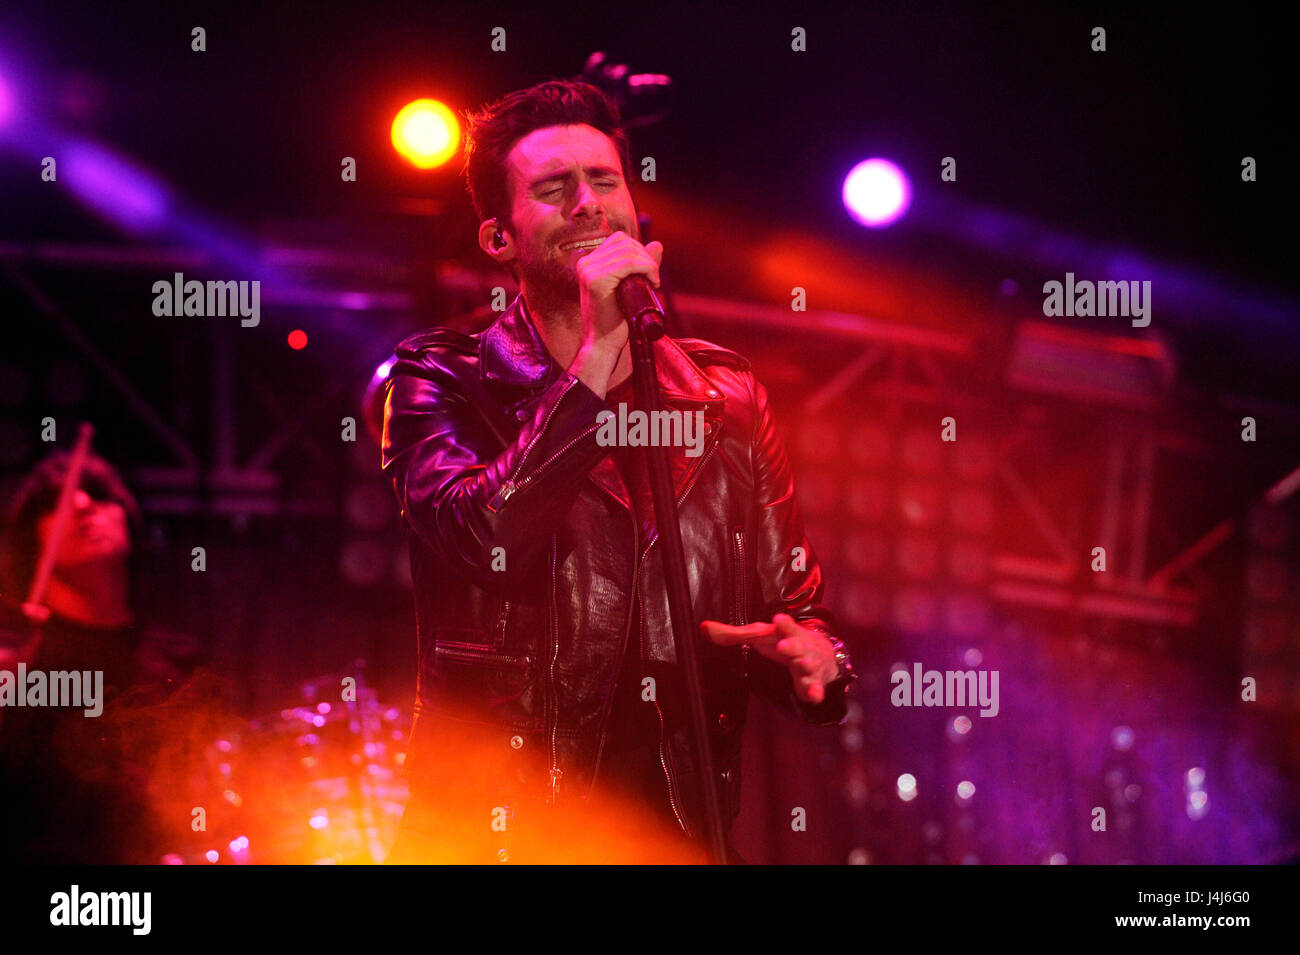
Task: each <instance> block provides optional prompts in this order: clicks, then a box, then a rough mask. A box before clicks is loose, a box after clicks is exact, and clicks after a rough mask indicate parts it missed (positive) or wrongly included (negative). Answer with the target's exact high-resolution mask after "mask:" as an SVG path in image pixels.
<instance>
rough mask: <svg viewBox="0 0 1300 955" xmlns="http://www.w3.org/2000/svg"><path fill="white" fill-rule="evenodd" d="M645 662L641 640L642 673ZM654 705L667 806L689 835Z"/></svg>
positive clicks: (659, 713)
mask: <svg viewBox="0 0 1300 955" xmlns="http://www.w3.org/2000/svg"><path fill="white" fill-rule="evenodd" d="M638 599H640V598H638ZM641 616H642V619H644V618H645V608H644V607H642V608H641ZM647 662H648V661H647V659H646V646H645V641H644V640H642V641H641V668H642V671H644V670H645V667H646V663H647ZM654 705H655V715H656V716H657V717H658V718H659V765H660V766H661V767H662V768H663V771H664V779H665V780H666V781H667V783H668V805H669V806H671V807H672V810H673V815H674V816H675V817H676V818H677V825H679V826H681V827H682V831H683V832H685V833H688V834H689V833H690V829H688V828H686V820H685V819H683V818H682V811H681V809H680V808H679V807H678V805H677V787H676V785H675V784H674V781H673V772H672V769H671V768H669V766H668V750H667V748H666V746H665V744H664V711H663V710H661V709H660V708H659V700H658V698H656V699H655V701H654Z"/></svg>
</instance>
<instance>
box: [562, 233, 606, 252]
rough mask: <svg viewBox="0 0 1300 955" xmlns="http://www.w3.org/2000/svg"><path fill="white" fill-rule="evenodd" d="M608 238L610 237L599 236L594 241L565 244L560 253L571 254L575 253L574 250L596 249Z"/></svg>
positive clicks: (583, 240)
mask: <svg viewBox="0 0 1300 955" xmlns="http://www.w3.org/2000/svg"><path fill="white" fill-rule="evenodd" d="M608 238H609V236H607V235H602V236H597V237H596V238H594V239H582V240H581V241H578V242H565V243H564V244H563V245H561V246H560V251H561V252H570V251H573V250H574V249H588V250H590V249H594V248H596V246H598V245H600V244H601V243H602V242H604V241H605V240H606V239H608Z"/></svg>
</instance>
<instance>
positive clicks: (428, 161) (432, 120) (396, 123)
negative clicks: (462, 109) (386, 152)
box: [393, 99, 460, 169]
mask: <svg viewBox="0 0 1300 955" xmlns="http://www.w3.org/2000/svg"><path fill="white" fill-rule="evenodd" d="M393 148H394V149H396V150H397V151H398V152H399V153H401V155H403V156H405V157H406V159H407V160H408V161H409V162H410V163H411V165H413V166H415V167H416V168H417V169H434V168H436V167H438V166H441V165H442V164H443V163H445V162H446V161H447V160H449V159H450V158H451V157H452V156H454V155H455V154H456V150H457V149H459V148H460V124H459V123H458V122H456V115H455V114H454V113H453V112H452V111H451V110H450V109H448V108H447V107H446V106H445V105H443V104H442V103H439V102H438V101H437V100H435V99H417V100H414V101H412V102H410V103H407V104H406V105H405V106H403V107H402V108H401V110H399V111H398V113H397V115H396V116H395V117H394V118H393Z"/></svg>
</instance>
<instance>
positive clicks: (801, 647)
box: [700, 613, 840, 704]
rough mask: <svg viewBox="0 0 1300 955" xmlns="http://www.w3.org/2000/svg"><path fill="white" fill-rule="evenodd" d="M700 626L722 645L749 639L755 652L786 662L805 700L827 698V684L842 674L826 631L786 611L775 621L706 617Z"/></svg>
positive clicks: (705, 633)
mask: <svg viewBox="0 0 1300 955" xmlns="http://www.w3.org/2000/svg"><path fill="white" fill-rule="evenodd" d="M700 629H701V630H702V631H703V632H704V635H705V636H706V637H708V638H709V639H710V640H712V641H713V642H714V643H716V644H717V645H718V646H721V647H736V646H741V645H742V644H746V643H747V644H749V645H750V647H752V648H753V649H754V651H755V652H757V653H761V654H762V655H763V656H765V657H767V658H768V659H769V660H775V661H776V662H777V663H780V664H782V665H784V666H785V667H786V669H788V670H789V671H790V676H791V678H792V679H793V680H794V692H795V695H797V696H798V697H799V699H801V700H803V701H804V702H805V703H814V704H815V703H820V702H822V701H823V700H824V699H826V684H827V683H830V682H832V681H833V680H834V679H835V677H836V676H837V675H838V674H839V670H840V668H839V664H838V663H837V662H836V661H835V649H834V647H832V646H831V642H830V641H829V640H827V639H826V635H825V634H823V633H820V632H818V631H816V630H809V629H808V628H807V627H801V626H800V625H799V624H798V623H797V622H796V621H795V619H794V617H791V616H790V615H789V614H786V613H779V614H777V615H776V616H775V617H773V618H772V622H771V623H749V624H746V625H745V626H743V627H731V626H728V625H727V624H725V623H718V622H717V621H716V620H705V621H704V622H703V623H701V624H700Z"/></svg>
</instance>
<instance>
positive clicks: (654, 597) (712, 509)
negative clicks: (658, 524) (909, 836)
mask: <svg viewBox="0 0 1300 955" xmlns="http://www.w3.org/2000/svg"><path fill="white" fill-rule="evenodd" d="M654 348H655V352H656V359H657V361H658V369H659V377H660V380H661V381H662V382H663V383H664V384H665V386H666V401H667V407H668V408H677V409H682V410H684V411H694V410H697V409H702V410H703V411H704V414H705V422H706V428H705V431H706V436H705V441H704V450H703V453H701V454H700V455H699V456H698V457H693V458H692V457H686V456H685V455H684V454H682V453H681V452H680V449H675V450H677V451H678V453H677V454H676V455H675V456H674V458H673V468H674V472H673V473H674V486H675V487H676V488H677V494H678V501H679V510H680V514H681V530H682V542H683V547H684V550H685V553H686V559H687V565H688V577H689V581H690V589H691V594H692V596H693V598H694V611H695V618H696V622H697V623H698V621H701V620H708V619H712V620H719V621H723V622H730V623H734V624H741V623H748V622H754V621H764V622H766V621H770V620H771V619H772V616H773V614H776V613H778V612H785V613H789V614H790V615H792V616H793V617H795V618H796V619H797V620H799V621H800V622H801V623H803V624H804V625H805V626H810V627H814V628H816V629H820V630H822V631H824V632H826V633H827V634H828V635H831V634H833V631H834V624H833V618H832V617H831V615H830V613H829V612H828V611H827V609H826V608H825V607H823V606H822V605H821V604H820V603H819V601H820V599H821V597H822V589H823V583H822V574H821V569H820V567H819V565H818V562H817V558H816V556H815V554H814V551H813V549H812V547H811V545H810V544H809V542H808V540H807V539H806V538H805V537H804V529H803V524H802V522H801V520H800V518H799V515H798V513H797V511H796V508H795V501H794V488H793V482H792V478H791V472H790V466H789V462H788V460H787V457H786V452H785V448H784V445H783V443H782V441H781V439H780V438H779V437H778V435H777V432H776V430H775V428H774V426H773V419H772V413H771V411H770V410H769V408H768V403H767V393H766V391H765V389H764V388H763V386H762V385H761V384H759V383H758V381H757V380H756V379H755V378H754V376H753V374H752V373H751V372H750V367H749V362H748V361H747V360H746V359H745V358H743V357H742V356H740V355H738V354H736V353H735V352H732V351H729V350H727V349H725V348H720V347H719V346H717V345H714V344H711V343H710V342H706V341H702V340H698V339H670V338H667V337H665V338H662V339H660V340H659V341H658V342H656V343H655V345H654ZM606 409H608V410H611V411H614V410H616V409H615V408H613V406H611V405H610V404H608V403H607V402H606V401H605V400H603V399H601V398H599V397H597V396H596V394H595V393H594V392H592V391H591V390H590V389H589V388H587V387H586V386H585V385H584V384H583V383H582V382H580V381H579V380H578V379H577V378H575V377H574V376H573V375H571V374H568V373H567V372H566V371H565V370H564V369H562V368H561V367H560V366H559V364H558V363H557V362H556V361H555V360H554V358H553V357H552V356H551V355H550V353H549V352H548V351H547V350H546V348H545V346H544V345H543V344H542V342H541V340H540V338H539V337H538V335H537V332H536V330H535V328H534V327H533V323H532V320H531V319H530V318H529V316H528V315H527V310H526V306H525V305H524V303H523V300H522V296H521V297H518V298H516V299H515V301H514V302H513V303H512V304H511V306H510V307H509V308H508V309H507V310H506V311H505V312H504V313H503V314H502V315H501V317H500V318H499V319H498V320H497V321H496V322H494V323H493V324H492V325H491V326H490V327H489V328H487V329H486V330H484V331H483V332H481V333H479V334H476V335H466V334H464V333H461V332H458V331H454V330H451V329H446V328H432V329H428V330H426V331H423V332H420V333H418V334H416V335H413V336H411V337H410V338H408V339H406V340H405V341H404V342H402V344H401V345H399V346H398V348H397V361H396V363H395V364H394V366H393V368H392V372H391V375H390V379H389V384H388V395H387V402H386V409H385V416H384V434H383V447H382V466H383V469H384V471H385V473H386V474H387V475H388V476H389V477H390V478H391V480H392V482H393V488H394V490H395V492H396V494H397V499H398V501H399V502H400V504H401V508H402V513H403V516H404V518H405V525H406V527H407V532H408V538H409V543H410V551H411V563H412V572H413V573H412V576H413V580H414V589H415V604H416V617H417V627H418V632H419V685H418V695H417V702H416V714H417V725H418V724H419V723H420V722H421V721H424V722H425V723H426V724H427V723H428V722H430V720H429V717H430V716H431V715H432V714H433V713H440V714H443V715H444V716H450V717H454V718H456V719H459V720H464V721H466V722H465V723H463V724H460V725H462V726H463V727H464V728H465V729H466V730H467V731H468V730H470V729H471V728H472V729H474V730H475V731H476V732H478V733H479V734H480V735H481V738H484V739H488V740H496V739H497V738H498V737H499V742H493V743H492V744H491V748H493V749H494V752H497V753H498V754H499V757H500V758H499V761H495V760H489V764H490V765H488V766H487V768H486V769H485V768H483V767H482V766H480V767H479V768H478V769H477V771H479V772H486V773H487V774H488V775H489V776H491V777H492V778H490V779H487V780H484V781H483V782H484V785H487V786H492V785H497V784H500V785H502V786H506V785H512V786H513V785H518V784H524V785H527V786H529V787H533V789H534V791H542V792H545V793H546V794H547V798H548V799H558V800H559V801H561V802H565V801H567V800H570V799H573V798H585V797H586V795H587V794H588V793H589V792H590V788H591V786H592V784H593V783H594V781H595V779H596V777H597V775H598V767H599V765H600V761H601V753H602V748H603V745H604V742H605V738H606V731H607V719H608V716H609V710H610V701H611V700H612V698H613V684H614V681H615V678H616V676H617V675H618V672H619V668H620V663H621V660H622V656H623V650H624V647H625V646H626V645H627V636H628V633H627V631H628V629H629V627H630V623H631V618H632V614H631V608H632V604H631V601H632V600H633V599H635V600H637V601H639V607H640V611H641V612H640V621H641V646H642V648H643V653H644V654H645V656H646V658H647V659H648V660H650V661H653V662H656V663H674V662H675V660H676V653H675V649H674V646H673V639H672V631H671V627H670V625H669V618H668V599H667V594H666V590H665V584H664V575H663V564H662V559H661V554H662V547H655V546H654V543H655V540H656V539H657V535H656V534H652V535H651V536H650V537H649V538H648V539H647V538H646V537H645V535H643V534H642V533H641V530H640V528H639V527H638V526H637V523H638V522H637V521H636V519H635V518H634V517H633V516H632V509H631V507H630V505H629V501H628V492H627V489H626V487H625V485H624V483H623V481H622V480H621V478H620V477H619V475H618V472H617V470H616V469H615V468H614V467H613V462H612V459H611V458H610V456H609V454H608V453H607V452H608V449H607V448H605V447H602V446H600V445H598V444H597V440H596V431H597V427H598V425H597V415H598V414H599V413H600V412H601V411H603V410H606ZM796 548H801V549H802V550H796ZM832 639H833V638H832ZM700 649H701V665H702V667H703V683H704V688H705V696H706V707H707V710H706V712H707V713H708V714H709V716H710V722H711V731H712V733H713V747H714V762H715V767H716V769H717V771H718V772H719V773H720V774H721V776H722V782H723V789H722V795H723V799H724V800H725V803H724V814H725V818H726V820H727V821H728V823H729V822H730V820H731V819H733V818H734V816H735V813H736V812H737V811H738V809H739V788H740V743H741V733H742V731H743V728H744V723H745V708H746V703H747V700H748V694H749V692H750V690H754V691H756V692H758V693H760V694H762V695H764V696H765V697H767V698H769V699H771V700H773V701H775V702H777V703H778V704H780V705H783V706H785V707H786V708H787V709H789V710H790V711H792V712H794V713H796V714H798V715H799V716H801V717H803V718H804V719H806V720H808V721H809V722H811V723H815V724H823V725H833V724H836V723H839V722H841V721H842V720H843V718H844V715H845V700H844V690H845V687H846V686H847V681H844V682H837V683H835V684H832V686H831V687H829V688H828V693H827V697H826V700H825V701H824V702H823V703H821V704H819V705H816V706H812V705H808V704H804V703H802V702H801V701H800V700H798V698H797V697H796V696H795V695H794V692H793V683H792V680H791V678H790V676H789V673H788V671H786V670H785V668H784V667H781V666H780V665H778V664H775V663H773V662H771V661H768V660H767V659H765V658H763V657H761V656H759V655H758V654H749V653H747V652H743V651H742V648H735V647H730V648H719V647H717V646H715V645H713V644H712V643H710V642H709V641H707V640H706V639H705V638H704V637H703V636H701V637H700ZM434 722H439V721H434ZM664 735H666V736H667V738H664V739H662V740H661V754H660V755H661V763H662V765H663V767H664V771H665V775H666V776H667V777H668V783H669V785H668V788H669V793H670V797H671V799H672V802H673V809H674V811H675V812H676V814H677V818H678V821H679V822H680V823H681V825H682V827H683V828H684V829H686V831H687V832H692V833H694V832H699V831H700V823H699V820H701V818H702V811H701V809H700V805H701V801H700V797H699V795H698V782H697V779H698V774H697V771H696V769H695V767H696V760H695V758H694V755H693V753H692V750H691V746H690V741H689V738H688V731H687V730H685V729H680V730H677V731H676V732H670V733H667V734H664ZM434 749H436V744H434V743H432V742H430V743H422V742H421V734H420V733H419V732H413V739H412V751H411V753H410V754H409V755H408V771H410V772H417V771H418V769H419V768H424V769H425V770H429V771H433V772H438V771H439V767H437V766H436V762H437V759H438V754H437V753H436V752H433V750H434ZM443 771H444V772H450V771H452V768H451V767H444V768H443Z"/></svg>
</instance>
